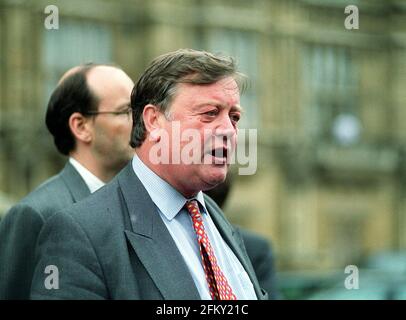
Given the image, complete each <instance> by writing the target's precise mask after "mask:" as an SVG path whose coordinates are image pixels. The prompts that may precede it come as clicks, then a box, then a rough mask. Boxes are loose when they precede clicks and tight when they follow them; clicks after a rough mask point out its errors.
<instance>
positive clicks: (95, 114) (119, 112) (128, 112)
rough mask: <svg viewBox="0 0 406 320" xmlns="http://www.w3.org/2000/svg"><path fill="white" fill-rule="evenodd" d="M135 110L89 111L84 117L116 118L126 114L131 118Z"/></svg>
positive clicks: (84, 113)
mask: <svg viewBox="0 0 406 320" xmlns="http://www.w3.org/2000/svg"><path fill="white" fill-rule="evenodd" d="M132 111H133V109H131V108H128V109H127V110H125V111H87V112H82V114H83V115H87V116H97V115H99V114H114V115H115V116H119V115H122V114H126V115H127V116H129V115H130V114H131V113H132Z"/></svg>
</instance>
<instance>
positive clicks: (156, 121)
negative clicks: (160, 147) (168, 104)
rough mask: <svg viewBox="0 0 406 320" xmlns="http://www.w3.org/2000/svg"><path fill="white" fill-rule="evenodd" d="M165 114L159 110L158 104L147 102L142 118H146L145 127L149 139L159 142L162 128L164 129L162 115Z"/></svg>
mask: <svg viewBox="0 0 406 320" xmlns="http://www.w3.org/2000/svg"><path fill="white" fill-rule="evenodd" d="M162 116H163V114H162V113H161V112H160V111H159V109H158V107H157V106H154V105H152V104H147V105H146V106H145V107H144V111H143V112H142V118H143V120H144V125H145V129H146V131H147V135H149V139H150V140H152V141H155V142H159V140H160V139H161V137H160V134H159V132H160V130H161V129H162V122H161V117H162Z"/></svg>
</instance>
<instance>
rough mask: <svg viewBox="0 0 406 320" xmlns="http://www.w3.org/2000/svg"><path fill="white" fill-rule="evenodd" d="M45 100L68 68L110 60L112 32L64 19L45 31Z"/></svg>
mask: <svg viewBox="0 0 406 320" xmlns="http://www.w3.org/2000/svg"><path fill="white" fill-rule="evenodd" d="M43 41H44V46H43V48H44V52H43V55H42V57H43V61H42V63H43V67H44V72H45V101H47V100H48V98H49V96H50V95H51V93H52V91H53V90H54V88H55V85H56V84H57V82H58V80H59V79H60V77H61V76H62V75H63V74H64V73H65V71H67V70H68V69H69V68H71V67H73V66H75V65H79V64H82V63H87V62H95V63H110V62H111V61H112V32H111V30H110V29H109V28H108V27H106V26H105V25H103V24H98V23H92V22H83V21H76V20H70V21H69V20H66V19H64V21H63V23H61V24H60V26H59V29H58V30H46V31H45V32H44V38H43Z"/></svg>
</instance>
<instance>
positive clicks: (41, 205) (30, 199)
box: [0, 162, 90, 299]
mask: <svg viewBox="0 0 406 320" xmlns="http://www.w3.org/2000/svg"><path fill="white" fill-rule="evenodd" d="M89 194H90V192H89V189H88V188H87V186H86V184H85V182H84V181H83V179H82V178H81V176H80V175H79V173H78V172H77V171H76V170H75V169H74V167H73V166H72V165H71V164H70V163H69V162H68V163H67V164H66V165H65V168H64V169H63V170H62V171H61V172H60V173H59V174H58V175H56V176H54V177H52V178H50V179H48V180H47V181H45V182H44V183H43V184H41V185H40V186H39V187H38V188H37V189H36V190H34V191H33V192H31V193H30V194H29V195H28V196H26V197H25V198H24V199H23V200H21V201H20V202H19V203H18V204H17V205H15V206H14V207H13V208H11V209H10V210H9V212H8V213H7V214H6V215H5V216H4V218H3V219H2V221H1V223H0V299H28V298H29V296H30V287H31V279H32V275H33V272H34V267H35V264H34V252H35V245H36V242H37V238H38V235H39V232H40V230H41V228H42V226H43V224H44V221H45V220H46V219H47V218H48V217H49V216H50V215H51V214H53V213H55V212H56V211H59V210H61V209H62V208H65V207H67V206H68V205H71V204H72V203H74V202H77V201H79V200H81V199H83V198H85V197H86V196H88V195H89Z"/></svg>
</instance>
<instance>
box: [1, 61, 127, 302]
mask: <svg viewBox="0 0 406 320" xmlns="http://www.w3.org/2000/svg"><path fill="white" fill-rule="evenodd" d="M133 86H134V83H133V82H132V80H131V79H130V78H129V77H128V76H127V75H126V74H125V73H124V72H123V71H122V70H121V69H119V68H116V67H111V66H105V65H95V64H88V65H83V66H79V67H75V68H72V69H71V70H69V71H68V72H67V73H66V74H65V75H64V76H63V77H62V79H61V80H60V82H59V84H58V86H57V87H56V89H55V91H54V92H53V94H52V96H51V98H50V101H49V104H48V109H47V113H46V125H47V127H48V129H49V131H50V132H51V134H52V135H53V137H54V141H55V144H56V147H57V148H58V150H59V151H60V152H61V153H62V154H64V155H67V156H69V160H68V162H67V163H66V165H65V167H64V168H63V170H62V171H61V172H60V173H59V174H57V175H56V176H54V177H52V178H50V179H49V180H47V181H46V182H44V183H43V184H42V185H40V186H39V187H38V188H37V189H36V190H34V191H33V192H31V193H30V194H29V195H28V196H26V197H25V198H24V199H23V200H21V201H20V202H19V203H18V204H17V205H15V206H14V207H13V208H11V209H10V210H9V212H8V213H7V214H6V216H5V217H4V218H3V219H2V221H1V223H0V299H28V298H29V293H30V287H31V280H32V275H33V272H34V266H35V265H34V252H35V245H36V243H37V239H38V235H39V233H40V230H41V228H42V226H43V224H44V222H45V221H46V219H47V218H48V217H49V216H50V215H51V214H52V213H54V212H55V211H59V210H61V209H62V208H65V207H67V206H69V205H71V204H72V203H75V202H78V201H80V200H82V199H83V198H85V197H87V196H88V195H90V193H91V192H93V191H95V190H96V189H98V188H100V187H101V186H103V185H104V184H105V182H107V181H109V180H111V178H112V177H113V176H114V175H116V174H117V173H118V172H119V171H120V170H121V169H122V168H123V167H124V166H125V164H126V163H127V162H128V161H129V160H130V159H131V157H132V154H133V149H132V148H131V147H130V145H129V137H130V134H131V127H132V120H131V108H130V94H131V90H132V88H133Z"/></svg>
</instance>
